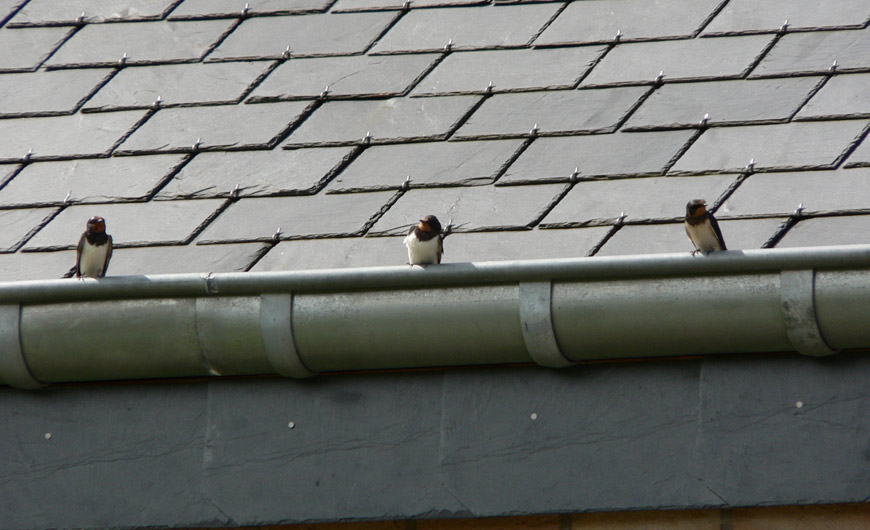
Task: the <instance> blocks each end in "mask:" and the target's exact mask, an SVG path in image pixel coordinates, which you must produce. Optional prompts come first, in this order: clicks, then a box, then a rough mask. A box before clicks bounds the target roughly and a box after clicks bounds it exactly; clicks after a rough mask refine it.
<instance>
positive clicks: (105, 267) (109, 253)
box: [100, 235, 112, 277]
mask: <svg viewBox="0 0 870 530" xmlns="http://www.w3.org/2000/svg"><path fill="white" fill-rule="evenodd" d="M107 237H108V238H109V240H108V241H106V246H107V247H108V248H107V249H106V262H105V263H103V273H102V274H100V277H103V276H105V275H106V271H107V270H109V260H111V259H112V236H109V235H107Z"/></svg>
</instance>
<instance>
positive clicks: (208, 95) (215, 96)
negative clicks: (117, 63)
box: [75, 62, 268, 111]
mask: <svg viewBox="0 0 870 530" xmlns="http://www.w3.org/2000/svg"><path fill="white" fill-rule="evenodd" d="M267 66H268V65H267V64H264V63H261V62H257V63H229V64H223V63H197V64H166V65H160V66H136V67H129V68H123V69H121V71H120V72H118V74H117V75H116V76H115V77H113V78H112V80H111V81H109V83H107V84H106V86H104V87H102V88H101V89H100V91H99V92H97V93H96V94H95V95H94V97H92V98H91V99H90V100H89V101H88V102H87V103H86V104H85V106H84V107H83V108H84V110H85V111H93V110H117V109H126V108H146V107H150V106H151V105H153V104H154V102H155V101H156V100H157V98H158V97H159V98H161V103H162V104H165V105H178V104H190V103H235V102H237V101H239V100H240V99H241V97H242V94H243V93H244V92H245V91H246V90H247V89H248V87H249V86H250V85H251V84H252V83H253V82H254V80H256V79H257V78H258V77H259V76H260V75H261V74H262V73H263V72H264V71H265V70H266V68H267ZM75 71H80V70H75ZM83 71H89V69H88V70H83Z"/></svg>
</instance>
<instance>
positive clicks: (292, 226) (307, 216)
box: [168, 191, 395, 243]
mask: <svg viewBox="0 0 870 530" xmlns="http://www.w3.org/2000/svg"><path fill="white" fill-rule="evenodd" d="M394 195H395V193H394V192H391V191H381V192H374V193H354V194H348V195H326V194H324V193H321V194H318V195H313V196H307V197H266V198H252V199H241V200H240V201H238V202H236V203H235V204H233V205H232V206H230V207H229V208H228V209H227V211H225V212H223V213H222V214H221V215H220V216H219V217H218V218H217V219H216V220H215V221H214V222H213V223H211V224H210V225H209V226H208V228H206V230H205V232H203V233H202V234H201V235H200V237H199V241H200V242H203V243H205V242H217V241H240V240H242V241H244V240H247V241H252V240H266V239H270V238H272V236H273V235H274V234H275V233H276V231H277V230H278V229H279V228H280V229H281V236H282V237H293V236H303V237H310V236H336V235H353V234H356V233H359V232H360V231H361V230H362V229H363V228H364V226H365V225H366V223H368V222H369V220H370V219H371V218H372V217H374V215H375V214H377V213H378V212H379V211H380V209H381V208H383V207H384V206H385V205H386V204H387V203H388V202H389V201H390V199H391V198H392V197H393V196H394ZM174 202H175V201H172V202H170V203H168V204H173V203H174Z"/></svg>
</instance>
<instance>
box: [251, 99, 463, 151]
mask: <svg viewBox="0 0 870 530" xmlns="http://www.w3.org/2000/svg"><path fill="white" fill-rule="evenodd" d="M478 100H479V98H478V97H477V96H454V97H450V96H448V97H433V98H407V97H405V98H393V99H387V100H365V101H327V102H326V103H325V104H324V105H323V106H321V107H320V108H318V109H317V110H316V111H314V114H312V115H311V117H309V118H308V119H307V120H305V122H304V123H303V124H302V125H301V126H300V127H299V128H298V129H296V130H295V131H293V133H292V134H291V135H290V138H289V142H288V143H287V144H286V145H287V146H293V145H305V144H321V145H329V144H333V145H335V144H347V143H360V142H362V141H363V138H365V136H366V134H368V133H371V142H374V143H377V142H384V141H399V140H402V141H409V140H424V139H431V140H439V139H443V138H446V137H447V135H448V134H449V133H450V131H452V130H453V129H454V128H455V127H456V125H457V124H458V123H459V121H460V120H461V119H462V118H463V117H464V116H465V115H466V114H467V113H468V111H469V110H471V108H472V107H473V106H474V105H475V104H476V103H477V102H478ZM248 106H249V107H259V106H260V105H259V104H258V105H248Z"/></svg>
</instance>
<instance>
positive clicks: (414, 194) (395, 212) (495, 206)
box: [371, 184, 565, 234]
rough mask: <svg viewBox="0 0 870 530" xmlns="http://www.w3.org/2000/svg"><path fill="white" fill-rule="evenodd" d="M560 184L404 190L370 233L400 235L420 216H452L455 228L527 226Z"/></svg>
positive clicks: (558, 190) (559, 190)
mask: <svg viewBox="0 0 870 530" xmlns="http://www.w3.org/2000/svg"><path fill="white" fill-rule="evenodd" d="M564 189H565V186H563V185H561V184H543V185H540V186H523V187H519V186H517V187H509V188H507V187H506V188H496V187H493V186H475V187H461V188H430V189H418V190H411V191H408V192H406V193H405V194H404V195H402V197H401V198H400V199H399V200H398V201H396V204H394V205H393V206H392V207H390V209H389V210H387V213H386V214H384V216H383V217H381V218H380V220H378V222H377V223H375V225H374V226H373V227H372V229H371V232H372V233H390V234H404V233H407V232H408V227H409V226H410V225H411V224H414V223H416V221H417V219H420V217H421V216H423V215H429V214H431V215H436V216H438V219H440V220H441V225H442V226H446V225H447V223H448V222H449V221H450V220H451V219H452V220H453V227H454V230H455V231H469V230H495V229H499V228H523V227H527V226H530V225H531V224H532V223H534V222H535V221H537V219H538V218H539V217H540V216H541V215H542V214H543V213H544V212H545V211H546V210H547V208H549V207H550V205H551V204H552V203H553V201H554V200H556V199H557V198H558V197H559V195H560V194H561V193H562V192H563V190H564Z"/></svg>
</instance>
